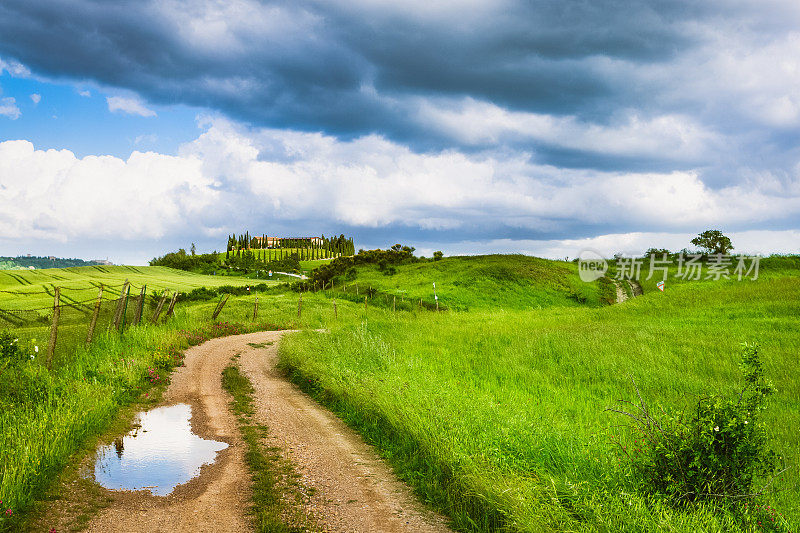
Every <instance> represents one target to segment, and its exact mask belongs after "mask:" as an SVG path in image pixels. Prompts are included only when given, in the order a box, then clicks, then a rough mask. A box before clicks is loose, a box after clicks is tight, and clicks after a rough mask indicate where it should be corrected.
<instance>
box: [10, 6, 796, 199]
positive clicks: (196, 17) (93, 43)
mask: <svg viewBox="0 0 800 533" xmlns="http://www.w3.org/2000/svg"><path fill="white" fill-rule="evenodd" d="M793 9H794V8H791V3H789V2H786V3H783V5H782V4H781V1H780V0H775V1H771V2H767V3H758V4H755V3H753V4H748V3H746V2H738V3H736V4H732V3H729V2H715V1H710V2H696V1H694V0H685V1H683V0H639V1H621V0H594V1H585V0H547V1H537V2H530V1H513V0H509V1H496V2H486V3H481V2H469V1H466V2H463V3H462V4H461V6H460V7H459V6H456V5H455V4H454V3H451V2H417V1H416V0H409V1H408V2H405V3H404V2H387V3H383V4H381V3H378V2H357V1H348V2H341V3H337V2H318V1H314V0H306V1H293V2H256V1H252V0H240V1H230V2H210V1H208V2H204V1H194V2H190V1H186V2H181V1H178V0H175V1H169V0H162V1H151V2H143V1H117V2H109V1H101V0H69V1H67V0H39V1H36V2H31V1H29V0H4V1H3V2H0V57H4V58H6V59H8V58H14V59H16V60H18V61H20V62H22V63H23V64H25V65H27V66H28V67H30V68H31V69H33V70H34V71H35V72H36V73H39V74H43V75H46V76H53V77H65V78H68V79H87V80H94V81H96V82H98V83H100V84H105V85H108V86H112V87H119V88H126V89H130V90H133V91H136V92H137V93H139V94H140V95H142V96H143V97H145V98H146V99H147V100H149V101H150V102H154V103H162V104H170V103H185V104H190V105H196V106H203V107H208V108H211V109H213V110H219V111H221V112H223V113H225V114H227V115H228V116H231V117H234V118H236V119H238V120H242V121H245V122H247V123H250V124H253V125H257V126H269V127H275V128H291V129H299V130H305V131H323V132H325V133H329V134H334V135H336V136H338V137H340V138H344V139H348V138H354V137H357V136H360V135H364V134H366V133H378V134H381V135H383V136H385V137H387V138H389V139H392V140H395V141H399V142H402V143H404V144H407V145H409V146H411V147H412V148H413V149H415V150H422V151H425V150H431V151H435V150H440V149H443V148H455V149H457V150H463V151H476V150H478V151H479V150H483V149H496V148H498V147H505V148H510V149H512V150H517V151H528V152H535V158H536V160H537V161H538V162H540V163H547V164H552V165H555V166H568V167H574V168H595V169H598V170H612V169H617V170H620V171H630V170H652V171H662V170H668V169H673V170H677V169H685V168H687V167H689V166H702V167H706V168H711V167H713V171H709V172H708V173H707V178H704V179H707V181H708V183H712V184H713V183H719V182H721V181H724V180H725V179H726V177H727V176H729V175H731V174H734V173H735V171H734V170H732V169H733V168H734V167H736V166H738V165H741V164H745V163H747V162H749V161H753V160H754V158H753V157H752V156H753V154H751V153H749V152H745V151H742V150H740V149H739V147H740V146H743V145H744V144H749V145H759V144H772V145H774V146H775V149H776V150H775V151H776V153H775V154H771V155H769V156H768V157H767V158H766V159H765V162H764V163H763V164H760V163H756V166H758V165H761V166H763V167H767V168H769V169H770V170H774V169H776V168H785V165H786V164H787V163H786V151H787V150H791V149H792V146H793V145H796V139H797V135H798V128H797V126H796V124H795V125H793V126H791V127H789V128H788V129H786V130H785V131H784V133H783V134H781V135H776V134H774V133H773V132H772V131H771V129H770V127H769V125H768V126H767V127H765V126H764V124H762V123H761V122H760V115H759V113H757V112H755V113H751V114H750V115H748V110H747V105H748V103H747V102H742V103H741V108H739V104H740V102H739V100H737V98H738V95H735V94H728V95H726V94H720V93H725V91H726V89H727V87H724V86H723V87H718V86H716V85H715V80H714V79H713V76H714V74H713V73H709V71H708V67H707V65H706V64H705V63H704V62H708V61H709V57H708V56H704V55H702V54H700V55H699V56H698V57H697V58H694V57H693V56H692V54H693V53H695V52H696V51H698V50H702V49H703V47H704V46H713V44H712V45H709V43H710V42H711V43H713V41H714V39H719V36H720V35H723V36H728V37H731V36H733V38H735V37H736V36H737V35H738V34H740V33H741V34H742V35H746V36H747V38H748V39H752V40H753V42H754V46H758V45H760V44H764V43H766V42H768V41H769V40H770V39H771V38H772V37H773V36H775V35H782V34H784V33H786V32H791V31H793V29H794V28H796V23H797V22H798V16H797V15H798V14H797V12H796V11H797V10H793ZM734 40H735V39H734ZM720 48H721V49H724V48H725V46H722V45H720ZM759 75H760V73H755V74H754V76H759ZM706 77H708V78H709V79H705V78H706ZM698 80H700V82H699V81H698ZM701 82H706V83H701ZM747 83H749V82H748V81H747V80H745V82H743V85H744V86H746V84H747ZM432 99H433V100H436V99H438V101H445V100H449V101H450V102H451V104H450V105H456V106H457V105H459V103H460V102H462V101H463V100H465V99H470V100H471V101H478V102H487V103H489V104H491V105H494V106H496V107H497V108H500V109H502V110H506V111H508V112H520V113H537V114H543V115H547V116H552V117H562V116H566V117H577V118H578V120H579V121H580V122H582V123H585V124H588V125H597V126H599V127H610V126H612V125H613V124H615V123H616V122H619V116H620V114H622V115H625V113H629V112H631V110H632V115H635V116H634V118H633V119H632V120H635V121H637V120H638V121H647V120H649V119H650V118H652V117H658V116H660V115H669V114H683V115H686V116H688V117H690V118H691V119H692V120H695V121H696V122H697V127H698V128H699V129H703V130H704V131H703V132H701V133H703V134H707V135H706V137H709V136H710V134H715V133H716V132H723V134H724V135H729V136H731V140H730V141H721V144H722V145H727V146H729V147H730V153H724V154H721V155H720V154H712V153H710V152H709V153H703V154H701V155H699V156H698V154H697V153H693V154H690V155H687V156H686V157H684V156H683V153H684V152H687V153H688V152H689V151H690V150H688V149H684V148H681V147H678V148H673V149H672V151H671V152H670V150H666V149H665V150H664V151H663V153H662V152H661V151H659V150H652V149H650V150H646V151H644V152H641V151H637V150H636V149H631V150H630V152H631V153H624V152H625V147H624V146H623V147H622V148H621V149H620V150H619V151H608V150H606V151H603V150H600V149H597V148H592V147H582V146H575V145H574V144H570V143H565V140H564V135H561V136H559V137H557V138H555V139H553V138H549V137H547V132H545V134H542V135H540V136H539V137H538V138H537V137H536V134H533V136H531V135H528V134H513V135H504V136H501V137H500V139H499V140H495V139H494V137H492V136H489V138H487V139H479V140H477V141H474V142H465V141H464V140H463V139H460V138H459V136H458V135H457V134H454V132H453V131H452V130H453V129H455V130H457V129H458V128H459V127H460V126H459V125H456V126H453V127H451V128H450V130H446V129H442V128H437V127H435V125H431V124H426V123H424V121H422V120H420V117H419V116H418V115H419V114H420V113H419V109H420V107H419V106H420V105H421V104H420V102H421V101H431V100H432ZM435 105H438V104H435ZM753 115H755V116H753ZM476 120H480V117H478V118H477V119H476ZM520 120H525V118H524V117H523V118H522V119H520ZM681 127H682V126H681V125H679V126H676V127H675V128H674V129H675V131H678V132H679V133H676V134H675V135H676V136H682V135H683V133H682V132H681V131H680V129H681ZM709 132H710V133H709ZM657 133H658V132H656V134H657ZM650 134H651V133H650V132H649V131H642V132H638V131H637V132H634V133H632V134H631V135H629V138H628V139H626V140H625V142H629V141H630V140H635V139H636V137H637V136H638V137H646V136H648V135H650ZM656 134H654V135H656ZM515 135H516V136H515ZM597 135H600V136H602V135H603V132H602V131H601V132H599V133H597ZM656 142H659V141H656ZM687 142H688V143H690V144H691V143H694V145H695V146H697V145H698V143H699V142H701V141H697V142H695V141H694V140H693V139H690V140H689V141H687ZM562 144H563V145H562ZM621 144H624V143H621ZM631 144H634V143H631ZM664 144H665V145H666V144H669V143H668V142H665V143H664ZM695 152H697V151H695ZM758 155H759V157H761V158H762V159H763V158H764V156H763V155H762V154H758ZM790 159H791V158H790ZM755 161H758V159H755Z"/></svg>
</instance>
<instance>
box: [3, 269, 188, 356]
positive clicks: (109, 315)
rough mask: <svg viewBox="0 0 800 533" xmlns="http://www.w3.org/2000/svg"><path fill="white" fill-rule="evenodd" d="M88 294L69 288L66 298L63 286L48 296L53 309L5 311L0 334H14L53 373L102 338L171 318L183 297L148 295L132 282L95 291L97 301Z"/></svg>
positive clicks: (144, 289) (53, 289)
mask: <svg viewBox="0 0 800 533" xmlns="http://www.w3.org/2000/svg"><path fill="white" fill-rule="evenodd" d="M137 288H138V289H139V290H138V291H137V290H136V289H137ZM88 289H89V288H88V287H87V288H83V289H80V288H79V289H76V288H74V287H68V291H69V292H65V291H62V288H61V287H58V286H54V287H52V290H51V289H50V288H45V289H44V291H43V292H45V293H46V294H50V295H51V296H52V297H53V305H51V306H49V307H36V308H29V309H16V308H13V309H0V329H13V330H14V331H15V332H16V333H17V334H18V335H19V336H20V337H21V338H23V339H25V340H27V341H30V342H31V343H32V344H33V345H34V346H36V347H37V350H38V351H39V353H40V354H43V355H44V357H45V362H46V364H47V366H48V367H50V366H52V363H53V361H54V360H58V359H60V358H61V357H64V356H66V355H69V354H70V353H74V350H75V349H76V348H77V347H78V346H80V345H81V344H89V343H91V342H92V340H93V339H94V338H95V337H96V335H97V334H98V333H99V332H102V331H108V330H116V331H124V330H125V328H126V327H130V326H134V325H139V324H141V323H143V322H151V323H156V322H158V321H159V320H161V319H164V317H169V316H171V315H172V314H173V313H174V310H175V303H176V301H177V297H178V293H177V292H174V293H171V294H170V293H169V292H168V291H161V292H153V293H152V294H149V295H148V294H147V289H146V287H145V286H141V287H136V286H134V285H132V284H130V283H127V282H126V283H123V284H122V285H116V286H110V287H109V286H103V285H98V286H96V287H91V289H93V290H96V291H97V295H96V296H95V297H94V298H85V296H86V294H85V292H84V291H86V290H88ZM6 292H8V291H6ZM40 292H41V291H40ZM80 292H84V294H83V295H81V294H80ZM76 293H78V294H76ZM81 296H83V298H81Z"/></svg>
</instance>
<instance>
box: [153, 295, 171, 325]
mask: <svg viewBox="0 0 800 533" xmlns="http://www.w3.org/2000/svg"><path fill="white" fill-rule="evenodd" d="M166 301H167V291H164V293H163V294H162V295H161V299H160V300H159V301H158V305H157V306H156V310H155V312H154V313H153V319H152V322H153V324H156V323H157V322H158V317H159V316H161V310H162V309H164V304H165V303H166Z"/></svg>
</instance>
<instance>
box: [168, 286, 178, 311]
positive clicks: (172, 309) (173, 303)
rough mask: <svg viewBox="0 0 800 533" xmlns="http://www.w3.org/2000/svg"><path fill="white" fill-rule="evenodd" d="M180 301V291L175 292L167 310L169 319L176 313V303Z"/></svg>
mask: <svg viewBox="0 0 800 533" xmlns="http://www.w3.org/2000/svg"><path fill="white" fill-rule="evenodd" d="M177 301H178V291H175V294H173V295H172V301H171V302H169V309H167V318H169V317H171V316H172V313H173V311H175V302H177Z"/></svg>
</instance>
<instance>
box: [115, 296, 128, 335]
mask: <svg viewBox="0 0 800 533" xmlns="http://www.w3.org/2000/svg"><path fill="white" fill-rule="evenodd" d="M130 295H131V288H130V285H129V286H128V290H127V291H125V301H124V304H123V306H122V312H121V313H120V315H119V323H118V324H114V329H119V330H120V331H123V330H124V329H125V318H126V315H127V314H128V297H130Z"/></svg>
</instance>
